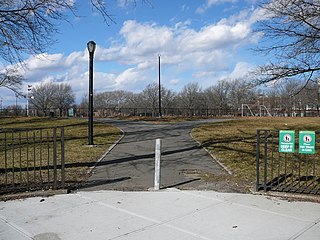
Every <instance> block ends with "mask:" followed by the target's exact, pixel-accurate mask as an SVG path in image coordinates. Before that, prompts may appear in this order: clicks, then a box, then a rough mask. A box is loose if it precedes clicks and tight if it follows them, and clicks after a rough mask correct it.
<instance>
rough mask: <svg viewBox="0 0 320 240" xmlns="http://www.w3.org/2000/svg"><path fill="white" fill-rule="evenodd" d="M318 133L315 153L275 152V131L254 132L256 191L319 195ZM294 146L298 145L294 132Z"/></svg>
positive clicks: (319, 159) (317, 133)
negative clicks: (255, 135) (255, 141)
mask: <svg viewBox="0 0 320 240" xmlns="http://www.w3.org/2000/svg"><path fill="white" fill-rule="evenodd" d="M319 133H320V131H315V134H316V141H315V154H301V153H298V151H297V147H296V148H295V149H294V152H293V153H283V152H279V131H275V130H257V151H256V177H257V180H256V190H257V191H260V190H264V191H270V190H271V191H281V192H291V193H304V194H316V195H320V157H319V156H320V153H319V145H320V144H319V142H320V141H319ZM294 142H295V146H299V145H298V144H299V143H298V137H297V132H296V133H295V137H294Z"/></svg>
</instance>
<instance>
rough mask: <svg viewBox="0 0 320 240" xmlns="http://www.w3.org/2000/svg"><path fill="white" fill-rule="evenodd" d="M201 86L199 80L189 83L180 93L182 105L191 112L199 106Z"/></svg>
mask: <svg viewBox="0 0 320 240" xmlns="http://www.w3.org/2000/svg"><path fill="white" fill-rule="evenodd" d="M201 92H202V89H201V87H200V86H199V84H198V83H197V82H194V83H188V84H187V85H186V86H184V88H183V89H182V91H181V92H180V93H179V100H180V106H181V107H183V108H187V109H189V114H191V111H192V115H193V114H194V111H195V110H196V109H197V108H198V107H199V103H200V93H201Z"/></svg>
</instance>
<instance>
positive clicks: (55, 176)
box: [52, 128, 57, 189]
mask: <svg viewBox="0 0 320 240" xmlns="http://www.w3.org/2000/svg"><path fill="white" fill-rule="evenodd" d="M52 151H53V189H57V128H53V150H52Z"/></svg>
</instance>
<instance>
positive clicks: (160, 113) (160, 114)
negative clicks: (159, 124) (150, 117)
mask: <svg viewBox="0 0 320 240" xmlns="http://www.w3.org/2000/svg"><path fill="white" fill-rule="evenodd" d="M158 57H159V63H158V65H159V66H158V67H159V117H160V118H161V117H162V112H161V81H160V55H159V56H158Z"/></svg>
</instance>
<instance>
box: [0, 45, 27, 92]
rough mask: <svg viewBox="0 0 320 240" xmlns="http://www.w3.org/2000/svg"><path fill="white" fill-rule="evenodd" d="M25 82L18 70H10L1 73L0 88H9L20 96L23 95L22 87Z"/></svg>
mask: <svg viewBox="0 0 320 240" xmlns="http://www.w3.org/2000/svg"><path fill="white" fill-rule="evenodd" d="M0 51H1V50H0ZM23 80H24V79H23V77H22V76H21V74H19V73H18V71H17V70H16V69H13V68H9V69H5V70H4V71H3V72H0V87H5V88H8V89H10V90H12V91H14V92H15V93H16V94H19V95H22V94H21V93H20V87H21V85H22V81H23Z"/></svg>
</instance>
